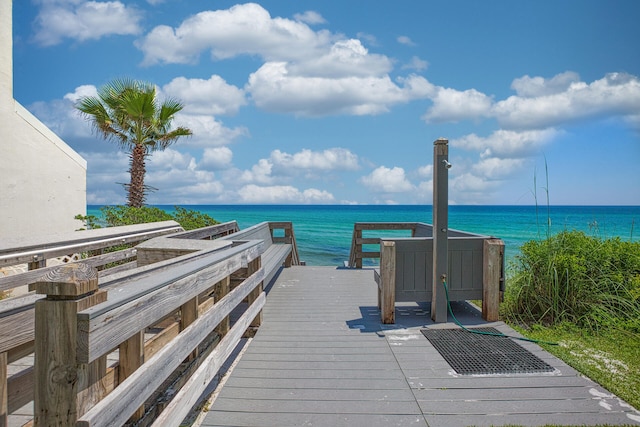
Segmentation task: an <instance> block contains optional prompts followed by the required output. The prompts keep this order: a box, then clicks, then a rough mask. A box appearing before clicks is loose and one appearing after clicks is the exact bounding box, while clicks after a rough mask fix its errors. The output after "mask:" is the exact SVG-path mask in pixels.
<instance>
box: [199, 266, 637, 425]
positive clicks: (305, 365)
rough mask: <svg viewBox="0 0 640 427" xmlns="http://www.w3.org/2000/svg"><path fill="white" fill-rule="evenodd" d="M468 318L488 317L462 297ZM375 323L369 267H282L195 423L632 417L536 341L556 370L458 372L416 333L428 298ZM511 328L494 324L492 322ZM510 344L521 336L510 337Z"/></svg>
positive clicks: (461, 311)
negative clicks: (238, 353) (247, 337)
mask: <svg viewBox="0 0 640 427" xmlns="http://www.w3.org/2000/svg"><path fill="white" fill-rule="evenodd" d="M454 310H456V316H457V317H458V318H459V319H460V320H461V321H462V322H463V323H465V324H466V325H469V326H471V325H480V324H486V322H483V321H482V319H481V317H480V314H479V313H477V312H476V311H474V310H470V309H469V308H468V306H466V305H464V304H456V305H455V307H454ZM396 322H397V323H396V324H395V325H382V324H381V323H380V312H379V310H378V308H377V294H376V285H375V282H374V281H373V274H372V273H371V271H370V270H350V269H336V268H333V267H291V268H287V269H284V270H283V271H282V272H281V274H280V276H279V277H278V279H277V281H276V282H275V284H274V285H273V287H272V289H271V290H270V293H269V295H268V297H267V303H266V305H265V307H264V318H263V324H262V326H261V327H260V329H259V330H258V332H257V334H256V336H255V337H254V338H253V340H252V342H251V343H250V344H249V345H248V347H247V348H246V350H245V352H244V354H243V356H242V358H241V359H240V360H239V361H238V363H237V365H236V367H235V368H234V369H233V370H232V371H231V373H230V374H229V376H228V378H227V380H226V382H225V385H224V386H223V388H222V389H221V390H220V391H219V393H218V394H217V398H216V399H215V400H214V401H213V403H212V405H211V407H210V409H209V413H208V414H207V416H206V417H205V419H204V421H203V422H202V425H203V426H207V427H209V426H231V425H242V426H258V425H259V426H297V425H311V424H313V425H320V426H366V427H376V426H390V425H400V426H405V425H406V426H412V425H419V426H425V425H429V426H460V425H477V426H483V425H504V424H507V423H512V424H518V425H544V424H567V423H571V424H585V425H589V424H596V423H608V424H611V425H616V424H633V423H634V422H637V421H636V420H640V417H638V418H633V417H634V416H638V413H637V412H635V411H634V410H633V409H632V408H629V407H627V406H625V405H624V404H623V403H621V402H620V401H619V400H618V399H617V398H616V397H615V396H613V395H611V394H610V393H608V392H607V391H606V390H604V389H602V388H601V387H600V386H598V385H597V384H595V383H594V382H592V381H591V380H589V379H587V378H584V377H582V376H581V375H579V374H578V373H577V372H576V371H575V370H574V369H572V368H571V367H569V366H567V365H566V364H565V363H563V362H562V361H560V360H559V359H557V358H555V357H554V356H552V355H550V354H549V353H547V352H545V351H544V350H543V349H541V348H540V347H539V346H537V345H536V344H534V343H527V342H522V343H521V345H522V346H523V347H525V348H526V349H528V350H529V351H531V352H533V353H534V354H535V355H536V356H538V357H540V358H541V359H543V360H545V361H546V362H547V363H549V364H550V365H552V366H553V367H554V368H555V372H553V373H546V374H528V375H522V374H521V375H496V376H462V375H458V374H456V373H455V372H454V371H453V370H452V369H451V367H450V366H449V365H448V363H447V362H446V361H445V360H444V358H442V356H441V355H440V354H439V353H438V352H437V351H436V350H435V349H434V348H433V346H432V345H431V344H430V343H429V341H428V340H427V339H426V338H425V337H424V336H423V335H422V333H421V332H420V328H421V327H424V326H427V327H451V326H453V325H449V324H447V325H442V324H440V325H433V323H432V322H431V319H430V313H429V306H428V304H418V305H416V304H407V305H399V306H398V307H397V309H396ZM487 325H490V326H492V327H496V328H497V329H498V330H500V331H503V332H507V333H509V334H515V335H517V334H516V333H515V331H513V330H511V329H510V328H509V327H508V326H506V325H504V324H503V323H501V322H493V323H490V324H487ZM519 343H520V342H519Z"/></svg>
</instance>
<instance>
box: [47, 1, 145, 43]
mask: <svg viewBox="0 0 640 427" xmlns="http://www.w3.org/2000/svg"><path fill="white" fill-rule="evenodd" d="M39 3H40V4H41V5H42V7H41V9H40V11H39V13H38V16H37V17H36V21H35V27H36V34H35V40H36V41H37V42H38V43H39V44H41V45H43V46H52V45H55V44H58V43H60V42H62V40H63V39H65V38H70V39H75V40H79V41H86V40H95V39H99V38H102V37H105V36H109V35H112V34H117V35H135V34H138V33H140V30H141V28H140V25H139V21H140V20H141V18H142V15H141V13H140V12H139V11H138V10H137V9H136V8H134V7H128V6H126V5H125V4H123V3H122V2H120V1H106V2H97V1H77V0H76V1H64V0H56V1H43V0H40V2H39Z"/></svg>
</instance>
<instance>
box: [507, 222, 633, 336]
mask: <svg viewBox="0 0 640 427" xmlns="http://www.w3.org/2000/svg"><path fill="white" fill-rule="evenodd" d="M502 310H503V315H504V316H505V318H507V319H508V320H511V321H516V322H519V323H522V324H532V323H541V324H544V325H556V324H560V323H562V322H570V323H573V324H575V325H578V326H579V327H581V328H587V329H590V330H592V331H598V330H600V329H602V328H608V327H615V328H622V329H625V330H627V331H629V332H632V333H640V243H639V242H626V241H622V240H621V239H620V238H609V239H601V238H598V237H594V236H587V235H586V234H585V233H584V232H581V231H563V232H561V233H559V234H557V235H554V236H549V237H548V238H547V239H544V240H539V241H536V240H532V241H529V242H527V243H525V244H524V245H523V246H522V248H521V249H520V254H519V255H518V256H516V257H515V260H514V261H513V263H512V265H511V273H510V277H509V278H508V286H507V289H506V293H505V301H504V304H503V305H502Z"/></svg>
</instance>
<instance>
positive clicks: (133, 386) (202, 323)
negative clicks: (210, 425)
mask: <svg viewBox="0 0 640 427" xmlns="http://www.w3.org/2000/svg"><path fill="white" fill-rule="evenodd" d="M262 280H264V270H263V269H262V268H261V269H259V270H258V271H257V272H256V273H254V274H253V275H252V276H250V277H249V278H247V279H246V280H245V281H244V282H243V283H242V284H241V285H239V286H238V287H236V288H235V289H234V290H233V291H231V292H229V294H228V295H227V296H226V297H224V298H223V299H222V300H221V301H219V302H218V303H216V305H215V306H214V307H213V308H212V309H211V310H209V311H208V312H207V313H205V314H203V315H202V316H201V317H199V318H198V319H197V320H196V321H194V322H193V323H192V324H191V325H189V327H188V328H187V329H186V330H184V331H183V332H181V333H180V334H179V335H178V337H177V338H176V339H175V340H173V341H172V342H171V343H170V344H168V345H167V346H166V347H164V348H163V349H161V350H160V351H159V352H158V353H157V354H156V355H155V356H153V357H152V358H150V359H148V360H147V363H146V364H145V365H143V366H142V367H141V368H139V369H138V370H136V371H135V372H134V373H133V374H131V376H130V377H129V378H127V379H126V380H124V381H123V382H121V383H120V385H119V387H117V388H116V389H115V390H114V391H113V392H112V393H110V394H109V395H107V396H106V397H105V398H104V399H102V400H101V401H100V402H99V403H98V404H97V405H95V406H94V407H93V408H92V409H90V410H89V411H88V412H87V413H86V414H84V415H83V416H82V418H81V419H79V420H78V423H77V425H78V426H85V427H89V426H92V427H102V426H105V427H107V426H114V425H122V424H123V423H124V422H125V421H127V419H128V418H129V416H131V414H133V413H134V411H135V410H136V409H137V408H138V407H140V406H141V405H142V404H143V403H144V402H145V400H146V399H147V398H148V396H149V395H150V394H151V393H153V391H154V390H156V389H157V388H158V387H159V386H160V385H161V384H162V382H163V381H164V379H165V378H167V377H168V376H169V374H170V373H171V372H173V371H174V370H175V369H176V368H177V367H178V366H179V365H180V363H181V362H182V361H183V360H184V359H185V358H186V357H187V356H188V355H189V353H191V351H193V349H194V348H195V347H196V346H197V345H198V344H199V343H200V342H202V340H204V339H205V338H206V337H207V336H208V334H209V333H210V331H212V330H213V329H214V328H215V327H216V326H217V325H218V323H220V321H222V319H223V318H224V317H226V316H227V315H229V313H231V311H232V310H233V309H234V308H235V307H236V306H237V305H238V304H239V303H240V302H241V301H242V300H243V299H244V298H245V297H247V295H249V293H250V292H251V291H252V290H253V289H254V288H255V287H256V286H258V284H259V283H260V282H262Z"/></svg>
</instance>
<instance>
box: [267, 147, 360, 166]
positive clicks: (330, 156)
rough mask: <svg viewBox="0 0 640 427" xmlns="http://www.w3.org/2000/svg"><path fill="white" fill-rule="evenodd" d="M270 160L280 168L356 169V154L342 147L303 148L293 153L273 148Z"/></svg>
mask: <svg viewBox="0 0 640 427" xmlns="http://www.w3.org/2000/svg"><path fill="white" fill-rule="evenodd" d="M270 160H271V162H272V163H273V164H274V165H277V166H279V167H281V168H284V169H287V170H290V169H304V170H309V169H312V170H320V171H330V170H357V169H358V168H359V165H358V156H357V155H355V154H353V153H352V152H351V151H349V150H347V149H344V148H330V149H327V150H323V151H312V150H309V149H304V150H302V151H299V152H297V153H294V154H289V153H285V152H282V151H280V150H274V151H272V152H271V156H270Z"/></svg>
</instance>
